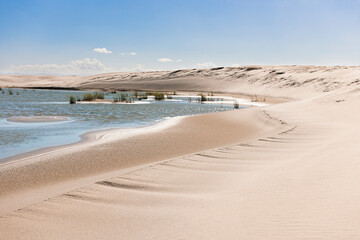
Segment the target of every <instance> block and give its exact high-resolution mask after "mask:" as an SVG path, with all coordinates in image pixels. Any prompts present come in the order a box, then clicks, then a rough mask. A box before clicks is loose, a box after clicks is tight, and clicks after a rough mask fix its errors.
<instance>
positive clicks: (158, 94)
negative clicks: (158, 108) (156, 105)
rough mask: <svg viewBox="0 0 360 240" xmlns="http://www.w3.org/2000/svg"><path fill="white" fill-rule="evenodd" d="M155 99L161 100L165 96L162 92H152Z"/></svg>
mask: <svg viewBox="0 0 360 240" xmlns="http://www.w3.org/2000/svg"><path fill="white" fill-rule="evenodd" d="M154 96H155V100H158V101H159V100H163V99H164V98H165V94H164V93H162V92H154Z"/></svg>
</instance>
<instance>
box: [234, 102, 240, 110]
mask: <svg viewBox="0 0 360 240" xmlns="http://www.w3.org/2000/svg"><path fill="white" fill-rule="evenodd" d="M238 108H239V103H238V102H236V101H235V102H234V109H238Z"/></svg>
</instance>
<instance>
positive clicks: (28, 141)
mask: <svg viewBox="0 0 360 240" xmlns="http://www.w3.org/2000/svg"><path fill="white" fill-rule="evenodd" d="M84 93H85V92H83V91H59V90H29V89H27V90H26V89H12V95H11V94H10V93H9V91H8V89H3V91H0V159H2V158H6V157H10V156H14V155H16V154H21V153H26V152H29V151H32V150H36V149H40V148H43V147H51V146H58V145H63V144H68V143H73V142H76V141H78V140H79V139H80V137H79V136H80V135H81V134H83V133H85V132H88V131H93V130H103V129H109V128H133V127H143V126H148V125H151V124H154V123H156V122H159V121H162V120H164V119H167V118H170V117H176V116H188V115H198V114H204V113H211V112H219V111H228V110H232V109H233V106H229V105H221V104H201V103H197V102H195V101H191V102H189V99H188V98H184V99H181V98H180V99H179V98H176V99H177V101H150V100H149V101H147V100H142V101H141V103H143V104H71V105H70V104H69V103H68V99H69V96H70V95H74V96H79V97H80V96H82V95H83V94H84ZM105 98H106V99H113V95H112V94H110V93H108V94H107V95H105ZM27 116H65V117H68V118H69V121H65V122H52V123H51V122H48V123H19V122H10V121H7V119H9V118H12V117H27Z"/></svg>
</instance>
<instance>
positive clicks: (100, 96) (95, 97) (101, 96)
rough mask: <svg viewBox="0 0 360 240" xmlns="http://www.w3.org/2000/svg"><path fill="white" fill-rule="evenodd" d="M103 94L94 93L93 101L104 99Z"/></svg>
mask: <svg viewBox="0 0 360 240" xmlns="http://www.w3.org/2000/svg"><path fill="white" fill-rule="evenodd" d="M104 98H105V97H104V93H101V92H96V93H94V99H104Z"/></svg>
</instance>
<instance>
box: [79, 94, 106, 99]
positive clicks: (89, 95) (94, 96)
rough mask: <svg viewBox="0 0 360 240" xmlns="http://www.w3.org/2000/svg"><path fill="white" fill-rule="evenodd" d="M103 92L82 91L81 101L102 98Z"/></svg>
mask: <svg viewBox="0 0 360 240" xmlns="http://www.w3.org/2000/svg"><path fill="white" fill-rule="evenodd" d="M104 98H105V96H104V93H100V92H95V93H84V95H83V98H82V101H94V100H96V99H104Z"/></svg>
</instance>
